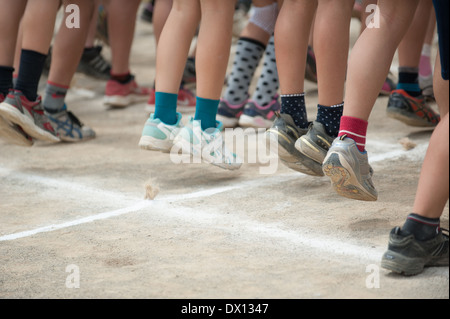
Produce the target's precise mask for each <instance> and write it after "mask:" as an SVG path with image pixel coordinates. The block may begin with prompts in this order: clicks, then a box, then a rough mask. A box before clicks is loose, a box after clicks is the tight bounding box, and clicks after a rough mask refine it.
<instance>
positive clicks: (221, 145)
mask: <svg viewBox="0 0 450 319" xmlns="http://www.w3.org/2000/svg"><path fill="white" fill-rule="evenodd" d="M222 130H223V124H222V122H219V121H217V127H216V128H215V129H208V130H206V131H203V130H202V126H201V123H200V121H196V120H194V118H193V117H191V118H190V121H189V123H188V124H187V125H186V126H185V127H183V128H182V129H181V130H180V132H179V134H178V135H177V136H176V137H175V140H174V145H175V146H176V149H180V150H181V151H182V153H183V154H187V155H189V156H190V157H191V158H194V159H199V162H200V161H201V162H205V163H208V164H212V165H214V166H218V167H220V168H223V169H227V170H238V169H239V168H241V166H242V160H241V159H240V158H238V157H237V156H236V154H234V153H233V152H231V151H230V150H229V149H228V148H227V147H226V145H225V141H224V139H223V137H222V133H221V132H222ZM194 162H195V161H194Z"/></svg>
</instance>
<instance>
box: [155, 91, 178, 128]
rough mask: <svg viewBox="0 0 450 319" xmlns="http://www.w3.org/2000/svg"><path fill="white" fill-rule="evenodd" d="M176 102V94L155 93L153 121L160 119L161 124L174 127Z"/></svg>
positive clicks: (176, 119)
mask: <svg viewBox="0 0 450 319" xmlns="http://www.w3.org/2000/svg"><path fill="white" fill-rule="evenodd" d="M177 101H178V94H172V93H163V92H156V93H155V114H154V116H153V118H154V119H160V120H161V122H163V123H164V124H167V125H174V124H176V123H177V121H178V118H177Z"/></svg>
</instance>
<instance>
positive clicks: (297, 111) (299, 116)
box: [281, 93, 309, 129]
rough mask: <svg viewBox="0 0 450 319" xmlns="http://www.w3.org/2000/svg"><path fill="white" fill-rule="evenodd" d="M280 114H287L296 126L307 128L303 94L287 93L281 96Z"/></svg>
mask: <svg viewBox="0 0 450 319" xmlns="http://www.w3.org/2000/svg"><path fill="white" fill-rule="evenodd" d="M281 114H288V115H290V116H291V117H292V119H293V120H294V123H295V125H296V126H297V127H299V128H302V129H306V128H308V125H309V123H308V114H307V112H306V103H305V94H304V93H300V94H289V95H282V96H281Z"/></svg>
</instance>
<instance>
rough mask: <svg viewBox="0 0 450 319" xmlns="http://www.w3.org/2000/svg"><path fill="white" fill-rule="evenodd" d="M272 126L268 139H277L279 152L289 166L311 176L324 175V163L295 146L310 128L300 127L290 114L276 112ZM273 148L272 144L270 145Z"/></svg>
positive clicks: (283, 161) (269, 140)
mask: <svg viewBox="0 0 450 319" xmlns="http://www.w3.org/2000/svg"><path fill="white" fill-rule="evenodd" d="M276 116H277V118H276V119H275V121H274V123H273V125H272V127H271V128H270V129H269V130H267V135H268V141H267V143H271V141H275V142H276V143H277V145H278V150H277V154H278V157H279V158H280V160H281V162H282V163H283V164H284V165H286V166H287V167H289V168H291V169H293V170H295V171H298V172H300V173H304V174H307V175H311V176H324V173H323V171H322V165H321V164H319V163H317V162H315V161H313V160H312V159H310V158H309V157H307V156H305V155H303V154H302V153H300V152H299V151H298V150H297V149H296V148H295V142H296V141H297V140H298V139H299V138H300V137H302V136H303V135H305V134H306V133H307V132H308V130H307V129H300V128H298V127H297V126H296V125H295V124H294V120H293V119H292V117H291V116H290V115H288V114H280V113H278V112H277V113H276ZM268 147H269V150H271V147H270V145H268Z"/></svg>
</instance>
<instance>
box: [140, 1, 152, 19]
mask: <svg viewBox="0 0 450 319" xmlns="http://www.w3.org/2000/svg"><path fill="white" fill-rule="evenodd" d="M153 10H154V6H153V2H150V3H148V4H147V5H146V6H145V7H144V9H143V10H142V13H141V20H142V21H144V22H148V23H153Z"/></svg>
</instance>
